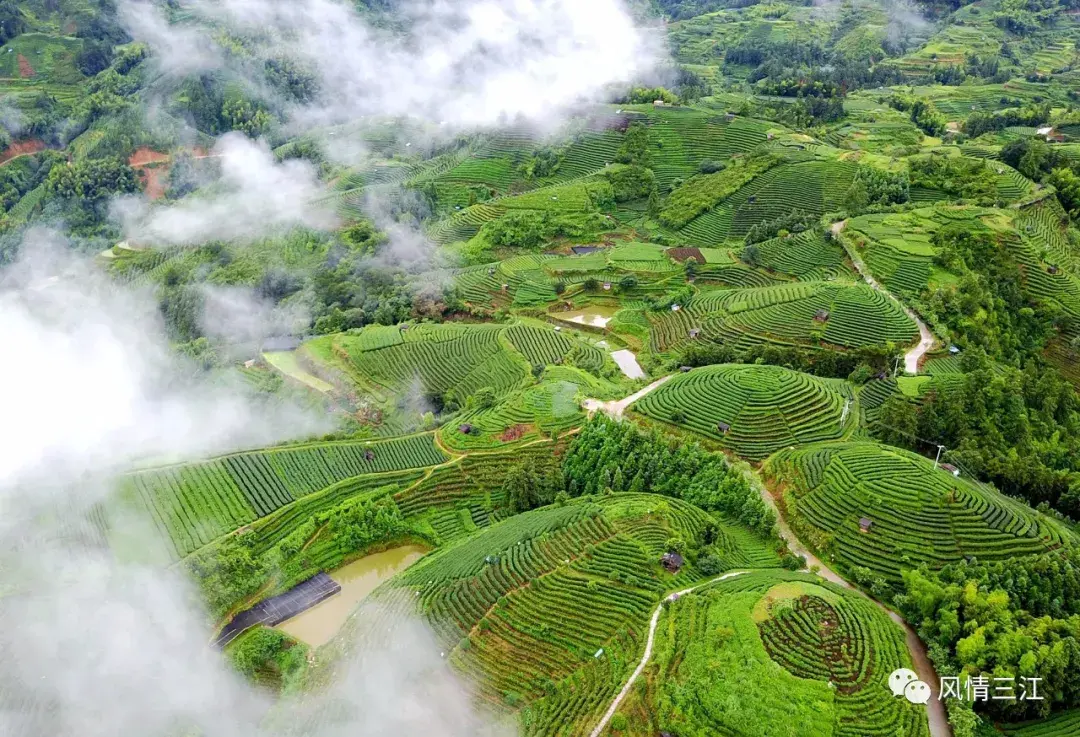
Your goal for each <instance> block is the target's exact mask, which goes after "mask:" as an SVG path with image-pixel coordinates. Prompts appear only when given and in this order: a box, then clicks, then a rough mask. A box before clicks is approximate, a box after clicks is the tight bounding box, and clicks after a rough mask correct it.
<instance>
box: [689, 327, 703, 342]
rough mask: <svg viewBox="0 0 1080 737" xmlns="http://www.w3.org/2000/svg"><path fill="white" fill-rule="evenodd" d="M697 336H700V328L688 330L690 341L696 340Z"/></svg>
mask: <svg viewBox="0 0 1080 737" xmlns="http://www.w3.org/2000/svg"><path fill="white" fill-rule="evenodd" d="M699 335H701V329H700V328H690V340H697V337H698V336H699Z"/></svg>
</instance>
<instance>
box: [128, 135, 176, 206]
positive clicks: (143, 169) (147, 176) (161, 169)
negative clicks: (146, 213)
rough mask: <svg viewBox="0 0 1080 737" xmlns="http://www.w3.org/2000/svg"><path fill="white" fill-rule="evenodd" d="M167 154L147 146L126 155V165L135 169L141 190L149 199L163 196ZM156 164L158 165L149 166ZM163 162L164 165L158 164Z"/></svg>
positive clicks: (167, 171)
mask: <svg viewBox="0 0 1080 737" xmlns="http://www.w3.org/2000/svg"><path fill="white" fill-rule="evenodd" d="M168 161H169V155H168V154H163V153H160V152H158V151H155V150H154V149H152V148H150V147H149V146H142V147H141V148H137V149H135V153H133V154H131V156H129V157H128V166H130V167H131V168H133V169H135V173H136V174H138V176H139V181H140V182H142V186H143V191H144V192H145V193H146V196H147V197H149V198H150V199H151V200H159V199H161V198H162V197H164V196H165V181H166V178H167V177H168V174H169V167H168ZM151 164H157V165H159V166H150V165H151ZM161 164H164V166H160V165H161Z"/></svg>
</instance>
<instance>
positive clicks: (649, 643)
mask: <svg viewBox="0 0 1080 737" xmlns="http://www.w3.org/2000/svg"><path fill="white" fill-rule="evenodd" d="M744 573H746V571H730V572H728V573H725V574H723V575H722V576H717V577H716V578H713V579H710V580H708V581H705V582H704V583H699V584H698V585H697V586H691V587H690V588H688V589H683V590H682V591H676V592H675V593H674V594H669V595H668V597H667V598H666V599H664V601H675V600H676V599H678V598H679V597H680V596H685V595H686V594H689V593H690V592H691V591H694V590H695V589H700V588H701V587H702V586H708V585H709V584H711V583H716V582H717V581H723V580H724V579H725V578H734V577H735V576H741V575H742V574H744ZM663 610H664V602H660V603H659V604H657V605H656V609H655V610H653V615H652V619H651V620H649V637H648V639H647V640H646V641H645V654H644V655H642V656H641V662H640V663H638V666H637V668H635V669H634V672H633V673H632V674H630V678H629V680H627V681H626V683H625V684H623V687H622V690H621V691H619V693H618V695H616V696H615V699H614V700H613V701H612V702H611V706H609V707H608V710H607V711H606V712H604V718H603V719H601V720H600V723H599V724H597V725H596V728H595V729H594V730H593V731H592V732H590V733H589V737H600V733H601V732H603V731H604V727H606V726H607V725H608V722H610V721H611V718H612V717H613V716H615V711H616V710H617V709H618V708H619V704H621V703H622V702H623V699H625V698H626V694H628V693H630V687H631V686H633V685H634V681H636V680H637V679H638V676H640V675H641V672H642V671H643V670H645V666H646V665H648V663H649V658H651V657H652V649H653V639H654V637H655V635H656V625H657V624H659V622H660V613H661V612H662V611H663Z"/></svg>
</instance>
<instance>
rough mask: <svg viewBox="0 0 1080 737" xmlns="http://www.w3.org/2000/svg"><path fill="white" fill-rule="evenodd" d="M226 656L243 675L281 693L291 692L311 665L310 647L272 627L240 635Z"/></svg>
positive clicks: (230, 645)
mask: <svg viewBox="0 0 1080 737" xmlns="http://www.w3.org/2000/svg"><path fill="white" fill-rule="evenodd" d="M225 655H226V657H228V659H229V662H230V663H231V664H232V666H233V668H235V669H236V670H237V671H238V672H239V673H240V674H241V675H243V676H245V677H247V678H248V679H250V680H251V681H253V682H255V683H257V684H259V685H260V686H264V687H266V688H270V689H272V690H274V691H277V692H283V691H289V690H291V688H292V687H293V685H294V684H295V683H296V682H297V681H298V679H299V678H300V677H301V676H302V675H303V673H304V671H305V670H306V669H307V666H308V663H307V657H308V647H307V645H305V644H304V643H302V642H300V641H299V640H295V639H293V638H292V637H290V636H289V635H287V634H285V633H284V632H282V631H281V630H278V629H273V628H271V627H263V626H259V627H255V628H254V629H251V630H249V631H247V632H245V633H244V634H242V635H240V637H239V638H237V639H236V640H235V641H233V642H232V643H230V644H229V647H228V648H227V649H226V651H225Z"/></svg>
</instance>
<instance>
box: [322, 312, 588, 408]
mask: <svg viewBox="0 0 1080 737" xmlns="http://www.w3.org/2000/svg"><path fill="white" fill-rule="evenodd" d="M305 350H306V351H308V353H309V355H311V356H312V357H313V358H315V359H316V360H319V361H323V362H326V363H328V364H329V365H330V366H332V367H341V368H343V369H344V370H345V371H346V372H347V373H348V374H349V375H350V376H351V377H352V378H353V379H354V380H356V381H357V382H358V383H359V384H360V386H361V387H362V388H364V389H365V390H367V391H368V392H370V393H371V395H372V396H374V397H376V398H377V399H378V400H379V401H381V402H386V401H388V400H389V399H390V397H392V396H393V395H395V394H398V393H400V392H403V391H407V392H411V393H414V394H415V393H417V392H422V393H427V394H445V393H446V392H448V391H451V390H453V391H454V392H455V393H456V394H457V395H458V397H460V398H461V399H462V400H464V399H465V398H467V397H469V396H470V395H472V394H475V393H476V392H477V391H478V390H479V389H481V388H483V387H490V388H491V389H493V390H494V391H495V392H496V394H497V395H504V394H506V393H508V392H510V391H512V390H514V389H517V388H523V387H524V385H525V384H526V380H527V377H528V375H529V372H530V371H531V370H532V367H533V366H546V365H549V364H567V365H574V366H578V367H581V368H582V369H585V370H587V371H589V370H591V371H599V370H600V369H602V368H603V366H604V363H605V356H604V354H603V352H602V351H601V350H600V349H599V348H597V347H596V346H595V345H594V344H592V343H591V342H588V341H585V340H581V339H576V338H573V337H569V336H567V335H564V334H561V333H559V332H556V331H555V330H554V329H553V328H552V327H550V326H547V325H543V324H542V323H537V322H531V323H527V324H518V325H513V326H509V327H507V326H505V325H492V324H420V325H412V326H409V325H402V326H391V327H383V326H371V327H368V328H365V329H364V330H362V331H359V332H358V333H355V334H353V333H341V334H337V335H332V336H327V337H325V338H317V339H315V340H314V341H312V342H311V344H309V346H307V347H305Z"/></svg>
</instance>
